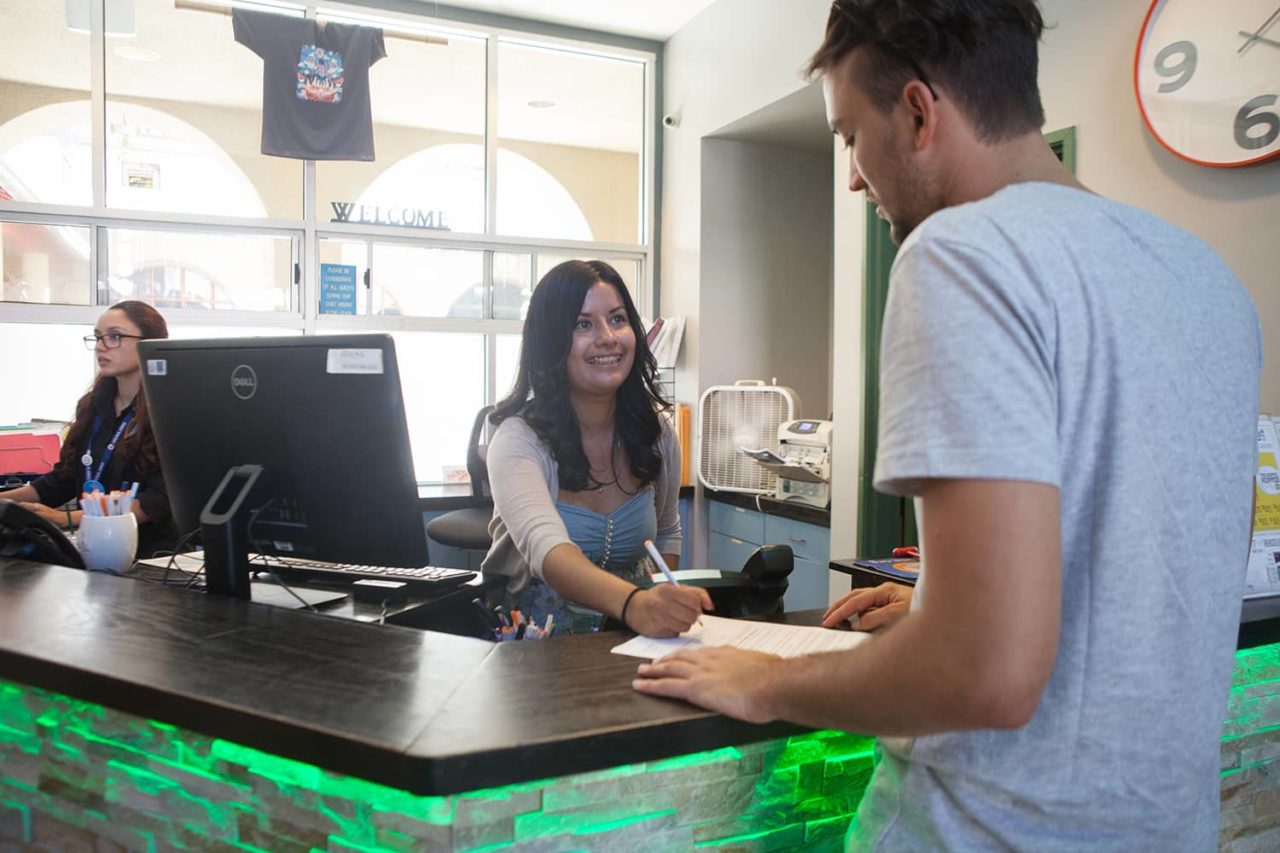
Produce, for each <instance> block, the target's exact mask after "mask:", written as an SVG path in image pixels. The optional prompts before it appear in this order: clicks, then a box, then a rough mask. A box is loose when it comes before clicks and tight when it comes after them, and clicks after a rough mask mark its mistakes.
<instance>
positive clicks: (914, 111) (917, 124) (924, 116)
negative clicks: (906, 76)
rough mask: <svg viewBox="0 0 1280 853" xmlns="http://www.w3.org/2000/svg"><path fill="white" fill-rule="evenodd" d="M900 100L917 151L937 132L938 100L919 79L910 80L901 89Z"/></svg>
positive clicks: (926, 144) (930, 140)
mask: <svg viewBox="0 0 1280 853" xmlns="http://www.w3.org/2000/svg"><path fill="white" fill-rule="evenodd" d="M902 100H903V103H904V104H905V106H906V110H907V117H908V119H909V120H910V121H911V132H912V134H913V136H914V140H915V147H916V150H917V151H920V150H922V149H924V148H925V147H926V146H928V144H929V143H930V142H932V141H933V138H934V136H935V135H936V134H937V132H938V119H939V115H938V100H937V98H935V97H934V96H933V92H932V91H930V89H929V87H928V86H926V85H925V84H924V83H923V82H922V81H920V80H912V81H910V82H909V83H907V84H906V86H904V87H903V89H902Z"/></svg>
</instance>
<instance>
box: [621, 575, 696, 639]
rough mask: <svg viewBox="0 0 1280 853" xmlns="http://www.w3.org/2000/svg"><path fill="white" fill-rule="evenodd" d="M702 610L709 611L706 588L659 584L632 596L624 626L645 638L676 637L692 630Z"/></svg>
mask: <svg viewBox="0 0 1280 853" xmlns="http://www.w3.org/2000/svg"><path fill="white" fill-rule="evenodd" d="M704 610H708V611H709V610H711V596H710V595H709V594H708V593H707V591H706V590H705V589H701V588H699V587H695V586H680V585H676V584H670V583H660V584H656V585H654V586H653V587H651V588H649V589H642V590H640V591H639V592H637V593H635V595H634V596H632V598H631V602H630V604H629V605H628V606H627V612H626V624H627V627H628V628H630V629H631V630H632V631H635V632H636V633H637V634H643V635H644V636H646V637H675V636H677V635H679V634H682V633H684V632H685V631H687V630H689V629H690V628H691V627H693V623H695V622H697V621H698V617H699V616H701V615H702V611H704Z"/></svg>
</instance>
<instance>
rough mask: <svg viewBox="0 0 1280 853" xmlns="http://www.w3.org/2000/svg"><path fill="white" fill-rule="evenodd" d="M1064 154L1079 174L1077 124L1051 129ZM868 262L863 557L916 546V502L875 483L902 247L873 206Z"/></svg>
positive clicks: (1049, 138) (1049, 136) (861, 463)
mask: <svg viewBox="0 0 1280 853" xmlns="http://www.w3.org/2000/svg"><path fill="white" fill-rule="evenodd" d="M1044 138H1045V141H1046V142H1048V143H1049V147H1050V148H1052V149H1053V153H1054V154H1056V155H1058V159H1059V160H1061V161H1062V163H1063V165H1064V166H1066V167H1067V169H1068V170H1069V171H1070V172H1071V174H1073V175H1074V174H1075V173H1076V129H1075V127H1066V128H1063V129H1061V130H1055V131H1052V132H1050V133H1046V134H1045V137H1044ZM865 241H866V242H865V250H864V252H863V264H862V340H863V351H862V364H863V375H862V387H863V395H864V397H863V406H862V447H861V454H860V458H859V460H858V538H857V542H856V544H855V546H854V547H855V549H856V550H857V554H858V556H863V557H887V556H889V553H890V552H891V551H892V549H893V548H894V547H896V546H898V545H916V544H919V543H918V542H917V541H916V520H915V511H914V509H913V507H912V502H911V501H909V500H906V499H905V498H898V497H893V496H892V495H883V494H881V493H879V492H877V491H876V490H875V489H874V488H872V486H871V479H872V476H873V474H874V472H875V464H876V446H877V427H878V423H879V417H880V330H881V326H882V325H883V322H884V308H885V303H886V302H888V300H889V271H890V270H891V269H892V268H893V261H894V258H896V257H897V256H898V247H897V246H895V245H894V243H893V241H892V240H891V239H890V238H889V223H887V222H884V221H882V220H881V219H880V217H878V216H876V210H875V206H874V205H872V204H868V205H867V227H866V233H865Z"/></svg>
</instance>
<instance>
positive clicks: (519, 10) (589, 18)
mask: <svg viewBox="0 0 1280 853" xmlns="http://www.w3.org/2000/svg"><path fill="white" fill-rule="evenodd" d="M418 2H420V3H421V4H422V5H423V6H428V7H432V6H440V5H448V6H455V7H457V8H459V9H472V10H476V11H481V12H491V13H493V14H495V15H510V16H512V17H515V18H528V19H530V20H534V21H545V22H547V23H551V24H562V25H564V26H569V27H582V28H585V29H588V30H600V31H601V32H606V33H619V34H621V35H627V36H637V37H640V38H646V39H653V40H654V41H666V40H667V39H669V38H671V36H673V35H675V34H676V32H678V31H679V30H680V28H681V27H683V26H684V25H685V24H687V23H689V21H691V20H693V19H694V18H695V17H697V15H698V13H699V12H701V11H702V10H703V9H705V8H707V7H708V6H710V5H711V4H712V3H713V2H714V0H447V2H446V3H445V4H440V3H436V2H432V0H418ZM428 13H429V12H428Z"/></svg>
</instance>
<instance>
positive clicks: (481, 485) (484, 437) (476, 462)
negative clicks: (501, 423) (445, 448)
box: [467, 406, 493, 501]
mask: <svg viewBox="0 0 1280 853" xmlns="http://www.w3.org/2000/svg"><path fill="white" fill-rule="evenodd" d="M492 411H493V406H483V407H481V409H480V411H479V412H476V419H475V423H473V424H472V425H471V442H470V443H469V444H468V445H467V473H468V474H470V475H471V496H472V497H473V498H475V499H476V500H477V501H483V500H488V498H489V466H488V464H487V462H486V457H487V456H488V453H489V431H488V430H487V429H486V428H485V427H486V426H488V421H489V413H490V412H492Z"/></svg>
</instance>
